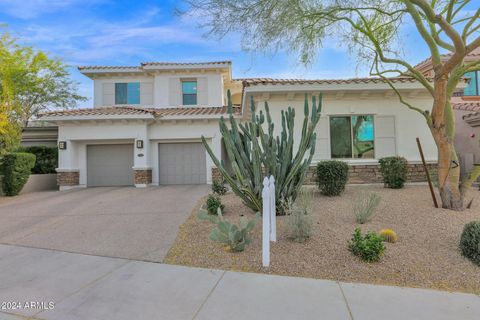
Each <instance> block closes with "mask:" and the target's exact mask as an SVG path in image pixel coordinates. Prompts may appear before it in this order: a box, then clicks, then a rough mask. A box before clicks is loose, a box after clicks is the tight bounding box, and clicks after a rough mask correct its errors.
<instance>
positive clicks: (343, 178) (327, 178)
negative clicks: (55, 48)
mask: <svg viewBox="0 0 480 320" xmlns="http://www.w3.org/2000/svg"><path fill="white" fill-rule="evenodd" d="M348 169H349V168H348V164H346V163H345V162H343V161H336V160H331V161H322V162H320V163H318V165H317V183H318V188H319V189H320V192H321V193H322V194H324V195H326V196H338V195H340V194H341V193H342V192H343V191H344V190H345V185H346V184H347V181H348Z"/></svg>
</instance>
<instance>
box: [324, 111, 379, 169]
mask: <svg viewBox="0 0 480 320" xmlns="http://www.w3.org/2000/svg"><path fill="white" fill-rule="evenodd" d="M362 116H371V117H372V123H373V157H372V158H354V157H353V155H354V154H355V149H354V148H355V146H354V142H353V119H352V118H353V117H362ZM341 117H343V118H350V140H351V149H352V150H351V154H352V158H334V157H333V155H332V131H331V121H330V120H331V118H341ZM375 123H376V115H375V114H373V113H362V114H329V115H328V140H329V147H330V159H332V160H341V161H372V160H377V148H376V137H377V126H376V125H375Z"/></svg>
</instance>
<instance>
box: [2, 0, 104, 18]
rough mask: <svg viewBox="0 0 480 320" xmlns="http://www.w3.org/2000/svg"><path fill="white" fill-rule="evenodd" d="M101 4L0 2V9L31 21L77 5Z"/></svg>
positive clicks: (81, 0)
mask: <svg viewBox="0 0 480 320" xmlns="http://www.w3.org/2000/svg"><path fill="white" fill-rule="evenodd" d="M103 2H105V0H0V9H1V10H2V11H3V12H5V13H7V14H8V15H11V16H13V17H16V18H20V19H32V18H35V17H38V16H40V15H42V14H45V13H52V12H57V11H60V10H65V9H67V8H70V7H73V6H77V5H82V6H88V5H91V4H97V3H103Z"/></svg>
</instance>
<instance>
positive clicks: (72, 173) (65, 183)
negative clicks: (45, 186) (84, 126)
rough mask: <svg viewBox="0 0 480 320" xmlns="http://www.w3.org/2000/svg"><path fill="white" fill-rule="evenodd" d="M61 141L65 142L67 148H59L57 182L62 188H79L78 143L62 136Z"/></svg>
mask: <svg viewBox="0 0 480 320" xmlns="http://www.w3.org/2000/svg"><path fill="white" fill-rule="evenodd" d="M58 141H59V143H64V146H65V149H59V150H58V168H56V171H57V184H58V186H59V189H60V190H68V189H71V188H78V187H79V186H80V170H79V168H78V159H77V147H78V146H77V144H76V143H75V142H74V141H71V140H64V139H62V138H61V137H59V139H58Z"/></svg>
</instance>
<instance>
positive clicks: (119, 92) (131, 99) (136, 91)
mask: <svg viewBox="0 0 480 320" xmlns="http://www.w3.org/2000/svg"><path fill="white" fill-rule="evenodd" d="M115 104H140V82H128V83H115Z"/></svg>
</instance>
